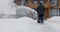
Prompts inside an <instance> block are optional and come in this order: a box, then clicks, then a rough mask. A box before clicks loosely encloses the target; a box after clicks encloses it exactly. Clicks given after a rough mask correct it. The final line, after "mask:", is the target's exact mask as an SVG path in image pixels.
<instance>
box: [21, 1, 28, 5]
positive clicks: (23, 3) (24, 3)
mask: <svg viewBox="0 0 60 32" xmlns="http://www.w3.org/2000/svg"><path fill="white" fill-rule="evenodd" d="M27 4H28V0H20V5H24V6H27Z"/></svg>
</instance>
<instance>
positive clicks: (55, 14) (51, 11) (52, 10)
mask: <svg viewBox="0 0 60 32" xmlns="http://www.w3.org/2000/svg"><path fill="white" fill-rule="evenodd" d="M58 13H59V9H50V17H52V16H58V15H59V14H58Z"/></svg>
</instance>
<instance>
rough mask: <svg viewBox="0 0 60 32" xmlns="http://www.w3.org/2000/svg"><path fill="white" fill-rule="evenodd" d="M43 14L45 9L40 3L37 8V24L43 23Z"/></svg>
mask: <svg viewBox="0 0 60 32" xmlns="http://www.w3.org/2000/svg"><path fill="white" fill-rule="evenodd" d="M44 13H45V7H44V6H43V5H42V3H40V4H39V6H38V8H37V14H38V21H37V22H38V23H44V21H43V17H44Z"/></svg>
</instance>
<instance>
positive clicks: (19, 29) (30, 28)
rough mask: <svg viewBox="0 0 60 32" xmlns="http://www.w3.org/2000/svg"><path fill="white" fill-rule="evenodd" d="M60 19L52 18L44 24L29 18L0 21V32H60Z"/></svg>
mask: <svg viewBox="0 0 60 32" xmlns="http://www.w3.org/2000/svg"><path fill="white" fill-rule="evenodd" d="M58 19H60V17H52V18H50V19H48V20H46V21H45V23H44V24H38V23H37V20H33V19H32V18H29V17H22V18H18V19H14V18H11V19H0V32H60V24H59V23H60V22H59V21H60V20H58Z"/></svg>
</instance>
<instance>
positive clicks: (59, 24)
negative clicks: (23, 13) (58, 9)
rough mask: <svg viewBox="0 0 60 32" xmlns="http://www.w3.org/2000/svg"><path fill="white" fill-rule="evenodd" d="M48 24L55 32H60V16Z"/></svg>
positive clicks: (51, 19) (50, 20)
mask: <svg viewBox="0 0 60 32" xmlns="http://www.w3.org/2000/svg"><path fill="white" fill-rule="evenodd" d="M47 24H48V25H50V26H52V27H53V28H54V29H55V31H56V30H57V31H58V32H60V16H54V17H52V18H50V19H48V20H47Z"/></svg>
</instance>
